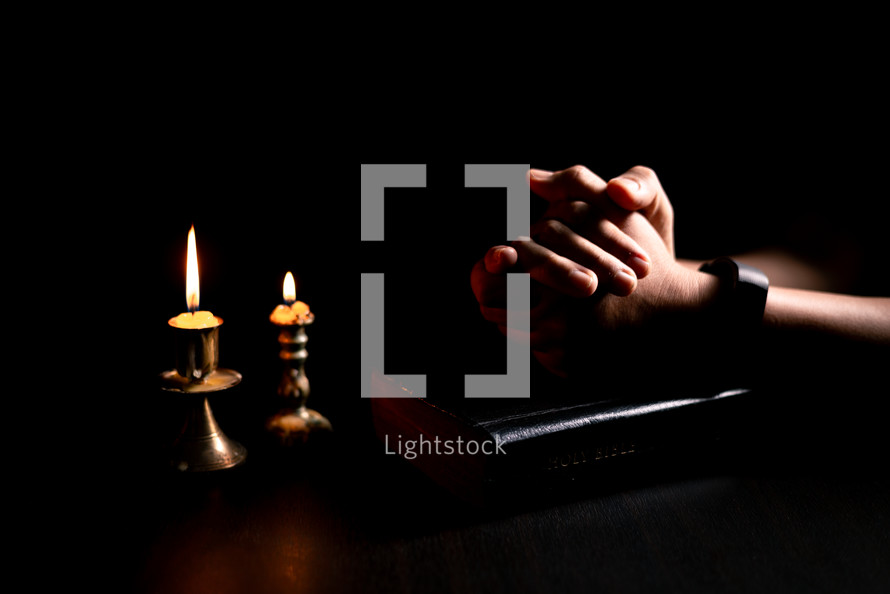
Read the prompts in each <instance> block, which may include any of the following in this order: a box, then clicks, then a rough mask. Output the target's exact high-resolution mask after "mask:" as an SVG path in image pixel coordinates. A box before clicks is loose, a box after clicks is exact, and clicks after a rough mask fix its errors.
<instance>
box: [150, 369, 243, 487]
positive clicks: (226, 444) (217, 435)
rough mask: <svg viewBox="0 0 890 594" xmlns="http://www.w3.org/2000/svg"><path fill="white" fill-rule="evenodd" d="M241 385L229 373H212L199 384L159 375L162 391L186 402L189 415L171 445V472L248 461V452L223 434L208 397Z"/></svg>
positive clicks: (236, 376) (168, 373) (172, 374)
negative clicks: (185, 399)
mask: <svg viewBox="0 0 890 594" xmlns="http://www.w3.org/2000/svg"><path fill="white" fill-rule="evenodd" d="M240 382H241V374H240V373H238V372H237V371H232V370H231V369H215V370H214V371H213V372H212V373H210V374H209V375H207V376H206V377H205V378H204V379H203V380H202V381H200V382H195V381H188V380H187V379H186V378H184V377H183V376H181V375H179V373H177V372H176V371H165V372H164V373H162V374H161V388H162V389H163V390H166V391H169V392H178V393H181V394H183V395H185V397H186V398H187V399H188V407H189V410H188V413H187V415H186V421H185V424H184V425H183V428H182V431H181V432H180V434H179V437H178V438H177V439H176V441H174V443H173V451H172V453H171V456H170V466H171V468H173V469H175V470H177V471H180V472H206V471H211V470H223V469H226V468H234V467H235V466H238V465H240V464H242V463H243V462H244V461H245V460H246V458H247V449H246V448H245V447H244V446H243V445H241V444H240V443H238V442H237V441H235V440H233V439H230V438H229V437H227V436H226V434H225V433H223V431H222V429H221V428H220V426H219V424H218V423H217V422H216V418H215V417H214V416H213V411H212V410H211V409H210V402H209V400H208V397H209V396H210V394H212V393H214V392H218V391H220V390H225V389H227V388H231V387H233V386H235V385H237V384H239V383H240Z"/></svg>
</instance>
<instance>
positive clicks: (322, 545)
mask: <svg viewBox="0 0 890 594" xmlns="http://www.w3.org/2000/svg"><path fill="white" fill-rule="evenodd" d="M223 404H225V403H223ZM220 408H221V409H222V410H221V411H220V413H219V414H218V417H220V420H221V422H222V421H223V420H224V421H225V423H228V425H229V428H228V429H227V432H228V433H229V434H230V435H232V436H235V437H238V438H240V439H242V440H243V441H244V442H245V444H247V445H248V447H249V448H250V449H251V452H250V456H249V459H248V463H247V464H246V465H245V466H243V467H241V468H238V469H235V470H232V471H224V472H218V473H209V474H200V475H178V474H171V473H169V472H167V471H166V469H163V468H162V465H161V464H157V465H156V464H154V463H155V462H160V460H159V459H158V454H159V451H158V450H157V449H155V448H154V445H157V444H154V445H151V446H145V447H143V448H142V449H141V450H137V451H138V453H139V454H140V455H141V456H142V458H141V459H142V460H143V462H144V463H145V464H143V465H142V466H141V467H134V468H131V469H129V470H128V471H124V472H109V475H108V476H107V477H106V479H107V480H106V481H105V486H104V487H103V488H102V489H96V490H93V489H92V488H91V489H90V493H91V496H90V507H89V509H90V510H91V511H90V512H88V513H86V512H83V511H81V512H80V513H81V514H83V515H82V517H78V518H75V519H76V520H83V525H82V526H81V528H80V529H81V530H83V532H82V533H79V534H82V535H83V536H84V538H80V537H78V538H77V539H76V540H77V542H78V543H80V544H79V546H78V547H77V550H75V551H72V553H74V554H76V555H78V556H80V555H83V557H84V559H86V560H87V561H85V563H86V565H85V566H81V569H83V568H84V567H86V568H87V573H88V574H89V576H90V583H93V584H99V583H103V584H105V585H107V586H108V587H109V589H108V590H107V591H115V592H152V593H165V594H172V593H177V592H189V593H195V592H214V593H223V592H246V593H252V592H486V593H491V592H505V593H507V592H509V593H515V592H622V593H624V592H758V593H761V592H783V593H784V592H857V593H868V592H875V593H877V592H886V591H887V589H888V587H890V564H888V562H887V560H888V559H890V497H888V494H890V479H888V477H887V474H886V463H885V462H884V457H883V456H884V454H886V448H884V449H883V450H882V449H881V447H882V446H881V444H880V439H879V438H876V439H871V440H867V441H865V442H863V441H861V440H858V438H857V437H856V436H855V432H854V433H847V434H846V437H844V438H843V440H842V441H834V440H832V439H826V440H823V441H822V442H821V443H820V442H818V441H813V439H812V438H813V436H814V435H816V434H817V433H819V432H820V431H821V428H820V427H819V426H818V423H815V424H814V423H813V422H808V423H807V425H808V426H809V428H808V429H797V430H790V431H784V433H785V437H782V436H781V435H779V433H780V431H779V427H778V423H776V424H775V425H776V426H771V427H761V428H758V429H757V430H755V429H754V428H752V433H751V439H750V441H742V442H735V443H731V444H724V445H723V446H722V447H720V448H718V449H709V450H708V449H703V451H702V452H701V455H699V456H694V457H692V458H688V457H687V458H684V459H674V460H671V459H667V460H665V461H664V462H663V463H660V464H658V465H657V466H655V467H652V468H649V469H648V470H647V471H646V472H644V473H642V472H638V473H636V474H634V475H628V476H624V477H613V478H611V479H610V480H609V481H607V482H604V483H596V484H592V485H585V486H583V487H582V488H579V489H578V490H577V491H575V492H572V493H561V494H555V495H553V496H550V497H544V498H540V497H537V498H535V499H529V500H523V498H522V497H521V494H517V497H516V499H515V500H512V501H511V500H506V499H505V500H504V501H503V505H496V506H494V507H492V508H487V509H477V508H472V507H468V506H466V505H464V504H462V503H460V502H459V501H456V500H455V499H453V498H452V497H451V496H450V495H449V494H448V493H446V492H444V491H443V490H441V489H440V488H439V487H438V486H436V485H433V484H431V483H430V482H429V481H428V480H427V479H426V477H425V476H423V475H421V474H419V473H418V472H417V471H415V470H414V469H413V467H411V466H409V465H408V464H406V463H405V462H403V461H402V460H400V459H398V458H396V457H395V456H387V455H385V453H384V451H383V448H382V446H381V445H380V444H378V443H377V442H375V441H374V439H373V437H372V436H371V435H370V433H369V432H368V431H367V429H368V426H367V424H366V422H367V418H365V417H362V416H361V413H362V409H359V408H358V407H356V408H355V409H353V411H352V412H354V413H356V414H357V416H356V418H355V420H353V421H348V420H346V419H344V418H343V417H335V418H338V419H339V420H341V421H342V422H341V423H340V424H339V426H338V429H339V431H338V433H337V438H336V439H333V440H331V441H329V442H326V443H323V444H322V445H320V446H319V447H318V449H317V450H315V451H311V452H308V453H302V454H296V455H294V454H293V453H292V452H291V453H285V452H280V451H277V450H275V449H274V448H271V447H269V445H268V444H267V443H265V442H264V441H262V435H261V433H260V432H257V431H253V430H251V429H250V427H251V426H253V425H251V424H250V423H244V422H242V423H239V422H237V416H236V415H230V414H228V411H226V408H225V406H220ZM820 418H822V421H823V422H828V419H827V418H824V417H820ZM242 419H243V417H242ZM155 420H156V419H155ZM830 422H831V423H835V422H836V419H831V421H830ZM873 437H874V436H873ZM90 535H91V536H95V537H96V538H85V537H86V536H90Z"/></svg>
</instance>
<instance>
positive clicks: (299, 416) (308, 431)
mask: <svg viewBox="0 0 890 594" xmlns="http://www.w3.org/2000/svg"><path fill="white" fill-rule="evenodd" d="M266 430H267V431H268V432H269V433H271V434H272V435H273V436H274V437H275V439H276V441H277V442H278V443H280V444H281V445H285V446H292V445H295V444H299V443H306V442H307V441H309V440H310V438H311V437H312V435H313V434H317V433H329V432H331V431H332V430H333V429H332V428H331V422H330V421H329V420H328V419H327V417H325V416H324V415H322V414H321V413H320V412H318V411H315V410H312V409H311V408H306V407H305V406H304V407H301V408H299V409H296V410H294V409H284V410H281V411H279V412H278V413H277V414H275V415H273V416H271V417H269V419H267V420H266Z"/></svg>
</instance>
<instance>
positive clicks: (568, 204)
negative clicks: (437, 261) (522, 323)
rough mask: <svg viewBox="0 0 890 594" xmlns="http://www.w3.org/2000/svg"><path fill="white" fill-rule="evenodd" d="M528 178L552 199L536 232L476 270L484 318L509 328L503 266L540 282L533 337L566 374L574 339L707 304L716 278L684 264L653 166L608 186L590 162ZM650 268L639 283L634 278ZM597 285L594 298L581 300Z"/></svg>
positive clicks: (539, 353) (497, 250)
mask: <svg viewBox="0 0 890 594" xmlns="http://www.w3.org/2000/svg"><path fill="white" fill-rule="evenodd" d="M529 182H530V185H531V188H532V189H533V190H534V191H535V193H536V194H538V195H539V196H541V197H543V198H545V199H547V200H548V201H549V202H550V204H549V207H548V209H547V211H546V212H545V214H544V217H543V218H542V219H541V220H540V221H538V222H536V223H535V225H534V226H533V228H532V234H533V235H532V237H533V239H531V240H530V241H527V242H514V243H513V244H511V245H510V246H495V247H493V248H491V249H490V250H489V251H488V253H487V254H486V256H485V258H484V259H483V260H481V261H480V262H479V263H477V265H476V267H475V268H474V270H473V274H472V285H473V290H474V293H475V295H476V297H477V300H478V301H479V304H480V310H481V311H482V315H483V317H485V319H487V320H489V321H492V322H494V323H496V324H497V325H498V327H499V328H500V329H501V331H502V332H504V333H505V334H508V335H509V333H510V330H509V327H508V325H507V323H506V312H505V310H504V309H503V308H504V293H505V290H504V279H503V275H504V273H506V272H507V271H510V270H517V269H519V270H524V271H527V272H529V273H530V275H531V276H532V278H533V279H534V280H536V281H537V282H538V283H539V286H538V289H539V290H538V293H539V300H538V301H537V303H536V304H535V306H534V307H533V308H532V311H531V335H530V337H529V338H530V343H531V348H532V351H533V353H534V355H535V357H536V358H537V359H538V360H539V361H540V362H541V363H543V364H544V366H545V367H547V368H548V369H550V370H551V371H553V372H554V373H557V374H559V375H566V374H567V372H568V370H567V365H568V359H569V358H570V356H571V355H572V353H573V352H576V351H579V350H580V349H579V348H578V347H577V346H572V343H578V342H579V341H580V342H581V343H583V344H584V345H586V346H588V347H589V345H591V344H592V342H591V339H595V338H596V337H602V336H604V333H605V332H609V331H614V330H617V329H619V328H640V327H643V326H645V325H647V324H649V323H651V322H653V321H654V320H655V319H656V318H657V319H659V320H665V319H668V318H671V317H673V318H674V319H678V318H681V317H683V316H682V312H684V311H688V310H690V309H695V308H698V307H699V306H700V305H701V302H702V300H703V299H704V298H705V297H704V293H703V292H704V291H705V290H706V289H707V287H706V285H708V284H709V282H708V281H709V279H706V278H703V277H704V276H707V275H701V274H700V273H696V272H694V271H690V270H688V269H686V268H685V267H683V266H682V265H680V264H678V263H677V262H676V260H675V258H674V245H673V209H672V207H671V204H670V201H669V200H668V198H667V194H666V193H665V192H664V190H663V188H662V187H661V184H660V182H659V181H658V178H657V176H656V175H655V173H654V172H653V171H652V170H650V169H647V168H644V167H635V168H633V169H631V170H629V171H628V172H626V173H624V174H622V175H621V176H619V177H617V178H615V179H613V180H611V181H609V182H608V183H606V182H605V181H603V180H602V179H601V178H599V177H598V176H596V175H595V174H593V173H592V172H590V171H589V170H588V169H586V168H583V167H573V168H570V169H567V170H564V171H559V172H543V171H539V170H532V171H531V172H530V179H529ZM629 267H632V269H631V270H628V268H629ZM594 271H596V272H594ZM650 271H652V272H653V275H652V278H649V279H647V280H646V281H645V283H642V284H641V286H640V287H639V288H638V286H637V282H636V280H637V279H635V278H633V276H636V277H637V278H639V279H642V278H644V277H647V276H649V273H650ZM592 272H593V274H592V275H591V273H592ZM582 274H584V275H589V276H588V278H587V279H582ZM591 279H592V280H591ZM582 280H586V281H587V284H585V283H584V282H582ZM598 281H603V282H598ZM597 285H600V291H599V293H598V294H597V297H596V298H595V299H578V298H579V297H581V298H584V297H590V296H591V295H593V293H594V291H596V289H597ZM612 340H614V337H612ZM594 342H595V340H594ZM612 344H613V345H614V344H615V343H614V342H612ZM631 348H637V349H639V347H631ZM585 350H587V349H585Z"/></svg>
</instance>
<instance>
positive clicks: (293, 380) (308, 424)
mask: <svg viewBox="0 0 890 594" xmlns="http://www.w3.org/2000/svg"><path fill="white" fill-rule="evenodd" d="M269 319H270V321H271V322H272V323H273V324H275V325H276V326H277V327H278V328H279V329H280V332H279V334H278V343H279V344H280V345H281V350H280V352H279V353H278V356H279V358H280V359H281V360H282V362H283V363H284V367H283V370H282V374H281V381H280V382H279V384H278V397H279V399H280V400H281V401H282V408H281V409H280V410H279V411H278V412H277V413H276V414H275V415H273V416H271V417H270V418H269V419H268V420H267V421H266V429H267V430H268V431H269V432H270V433H271V434H272V435H273V436H274V437H275V438H276V440H277V441H278V442H279V443H280V444H282V445H294V444H296V443H305V442H307V441H309V439H310V437H311V436H312V435H313V434H316V433H320V432H323V433H326V432H330V431H332V427H331V423H330V421H328V419H327V418H326V417H325V416H324V415H322V414H321V413H319V412H318V411H315V410H312V409H310V408H307V406H306V401H307V400H308V398H309V379H308V378H307V377H306V370H305V365H306V358H307V357H308V356H309V353H308V352H307V350H306V343H307V342H309V337H308V335H307V334H306V327H307V326H310V325H311V324H312V323H313V322H314V321H315V314H313V313H312V312H311V311H309V307H308V306H307V305H306V304H305V303H303V302H301V301H297V302H295V303H292V304H290V305H279V306H278V307H277V308H276V309H275V311H273V312H272V314H271V315H270V316H269Z"/></svg>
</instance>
